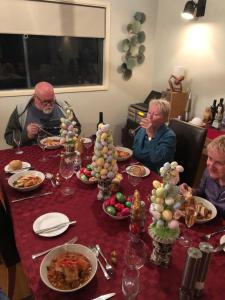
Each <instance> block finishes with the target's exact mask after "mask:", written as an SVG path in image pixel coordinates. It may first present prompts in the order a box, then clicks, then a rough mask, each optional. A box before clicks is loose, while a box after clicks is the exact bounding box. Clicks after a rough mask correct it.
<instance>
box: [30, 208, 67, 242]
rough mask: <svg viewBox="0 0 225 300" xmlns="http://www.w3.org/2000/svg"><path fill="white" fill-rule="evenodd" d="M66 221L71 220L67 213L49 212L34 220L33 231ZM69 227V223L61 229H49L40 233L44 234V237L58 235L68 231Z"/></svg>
mask: <svg viewBox="0 0 225 300" xmlns="http://www.w3.org/2000/svg"><path fill="white" fill-rule="evenodd" d="M65 222H69V218H68V217H67V216H66V215H64V214H62V213H59V212H51V213H47V214H44V215H41V216H40V217H38V218H37V219H36V220H35V221H34V223H33V231H34V232H35V233H36V232H37V231H39V230H42V229H44V228H48V227H52V226H56V225H58V224H61V223H65ZM68 227H69V225H67V226H64V227H62V228H59V229H56V230H52V231H49V232H43V233H40V234H38V235H40V236H44V237H53V236H57V235H59V234H61V233H63V232H64V231H66V230H67V228H68Z"/></svg>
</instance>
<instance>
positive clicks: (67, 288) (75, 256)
mask: <svg viewBox="0 0 225 300" xmlns="http://www.w3.org/2000/svg"><path fill="white" fill-rule="evenodd" d="M96 271H97V258H96V254H95V253H94V252H93V251H92V250H90V249H89V248H88V247H86V246H84V245H81V244H64V245H61V246H58V247H55V248H54V249H53V250H51V251H50V252H49V253H48V254H47V255H46V256H45V257H44V258H43V260H42V263H41V265H40V277H41V280H42V281H43V282H44V284H45V285H46V286H47V287H49V288H50V289H52V290H55V291H57V292H63V293H68V292H74V291H77V290H79V289H81V288H83V287H84V286H86V285H87V284H89V282H90V281H91V280H92V279H93V278H94V276H95V273H96Z"/></svg>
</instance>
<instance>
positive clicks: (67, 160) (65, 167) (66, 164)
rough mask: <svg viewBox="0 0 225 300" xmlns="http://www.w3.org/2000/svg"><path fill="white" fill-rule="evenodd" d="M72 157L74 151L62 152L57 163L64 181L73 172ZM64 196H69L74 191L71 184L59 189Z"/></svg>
mask: <svg viewBox="0 0 225 300" xmlns="http://www.w3.org/2000/svg"><path fill="white" fill-rule="evenodd" d="M74 159H75V153H74V152H71V153H64V154H63V155H62V156H61V159H60V164H59V173H60V175H61V176H62V177H63V178H64V179H66V181H67V180H68V179H69V178H71V177H72V176H73V173H74ZM61 192H62V194H63V195H64V196H69V195H72V194H73V193H74V188H73V187H71V186H65V187H63V188H62V190H61Z"/></svg>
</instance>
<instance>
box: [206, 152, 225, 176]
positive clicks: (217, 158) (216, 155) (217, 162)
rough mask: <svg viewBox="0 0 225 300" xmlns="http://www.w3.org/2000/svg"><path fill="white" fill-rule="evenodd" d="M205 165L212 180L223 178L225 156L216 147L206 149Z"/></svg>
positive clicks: (224, 173)
mask: <svg viewBox="0 0 225 300" xmlns="http://www.w3.org/2000/svg"><path fill="white" fill-rule="evenodd" d="M207 167H208V171H209V175H210V177H211V178H213V179H214V180H225V156H224V153H220V152H219V151H218V150H217V149H214V148H209V149H208V159H207Z"/></svg>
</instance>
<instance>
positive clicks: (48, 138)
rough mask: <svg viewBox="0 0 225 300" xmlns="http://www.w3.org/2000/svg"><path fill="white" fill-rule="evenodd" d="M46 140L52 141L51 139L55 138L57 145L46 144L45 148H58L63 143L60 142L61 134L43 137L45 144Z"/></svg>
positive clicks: (42, 141)
mask: <svg viewBox="0 0 225 300" xmlns="http://www.w3.org/2000/svg"><path fill="white" fill-rule="evenodd" d="M46 140H47V141H50V142H51V140H55V141H57V145H46V146H45V149H50V150H51V149H58V148H60V147H62V145H61V144H60V136H49V137H47V138H44V139H42V140H41V143H42V144H44V145H45V142H46Z"/></svg>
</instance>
